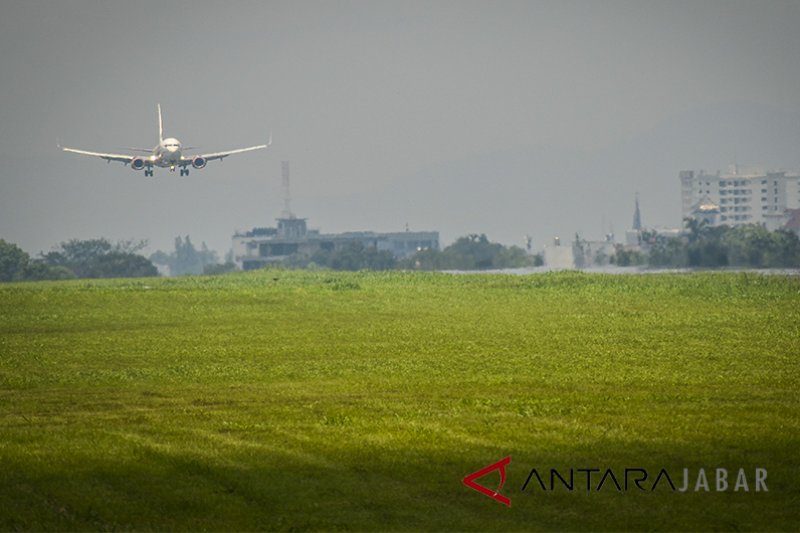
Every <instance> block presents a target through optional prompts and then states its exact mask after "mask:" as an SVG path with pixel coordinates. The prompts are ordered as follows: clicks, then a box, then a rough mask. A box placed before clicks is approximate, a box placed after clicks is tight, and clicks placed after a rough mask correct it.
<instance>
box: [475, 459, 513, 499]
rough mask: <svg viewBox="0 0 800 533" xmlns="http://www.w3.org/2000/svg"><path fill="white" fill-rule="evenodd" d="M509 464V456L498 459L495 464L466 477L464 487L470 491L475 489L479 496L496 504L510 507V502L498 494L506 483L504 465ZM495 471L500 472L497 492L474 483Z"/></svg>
mask: <svg viewBox="0 0 800 533" xmlns="http://www.w3.org/2000/svg"><path fill="white" fill-rule="evenodd" d="M510 462H511V456H510V455H509V456H508V457H506V458H505V459H500V460H499V461H497V462H496V463H492V464H490V465H489V466H487V467H485V468H481V469H480V470H478V471H477V472H473V473H471V474H470V475H468V476H467V477H465V478H464V485H466V486H467V487H469V488H471V489H475V490H477V491H478V492H480V493H481V494H484V495H486V496H488V497H490V498H491V499H493V500H497V501H498V502H500V503H502V504H503V505H507V506H508V507H511V500H510V499H509V498H506V497H505V496H503V495H502V494H500V489H502V488H503V484H504V483H505V482H506V465H507V464H508V463H510ZM495 470H499V471H500V485H498V486H497V490H491V489H487V488H486V487H484V486H483V485H479V484H478V483H475V480H476V479H478V478H482V477H483V476H485V475H486V474H488V473H489V472H493V471H495Z"/></svg>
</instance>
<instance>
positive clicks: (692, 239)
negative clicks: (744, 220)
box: [612, 218, 800, 268]
mask: <svg viewBox="0 0 800 533" xmlns="http://www.w3.org/2000/svg"><path fill="white" fill-rule="evenodd" d="M684 223H685V226H686V231H685V232H684V233H683V234H682V235H681V236H678V237H669V236H665V235H659V234H658V233H656V232H654V231H644V232H642V235H641V240H642V246H641V249H642V251H641V252H639V251H635V250H625V249H623V248H622V247H618V248H617V251H616V253H615V256H614V257H613V258H612V262H614V263H616V264H617V265H620V266H628V265H639V264H647V265H649V266H653V267H668V268H720V267H728V266H731V267H748V268H798V267H800V238H799V237H798V236H797V234H796V233H794V232H792V231H789V230H783V229H779V230H775V231H769V230H768V229H767V228H766V227H764V226H763V225H760V224H747V225H742V226H710V225H708V224H707V223H705V222H704V221H698V220H696V219H691V218H690V219H686V220H685V221H684Z"/></svg>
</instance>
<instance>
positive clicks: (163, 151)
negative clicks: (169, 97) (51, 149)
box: [59, 104, 272, 176]
mask: <svg viewBox="0 0 800 533" xmlns="http://www.w3.org/2000/svg"><path fill="white" fill-rule="evenodd" d="M271 144H272V135H270V136H269V142H268V143H267V144H259V145H258V146H250V147H248V148H239V149H237V150H229V151H227V152H214V153H211V154H200V155H188V156H187V155H183V154H182V153H181V149H182V148H181V143H180V141H178V139H176V138H174V137H168V138H166V139H165V138H164V123H163V121H162V120H161V104H158V144H157V145H156V147H155V148H153V149H152V150H147V149H146V148H130V150H134V151H137V152H146V153H149V154H150V155H149V156H145V157H142V156H138V155H127V154H105V153H102V152H89V151H87V150H76V149H75V148H65V147H63V146H61V145H59V148H61V149H62V150H63V151H65V152H72V153H73V154H80V155H91V156H94V157H99V158H101V159H105V160H106V161H107V162H109V163H110V162H112V161H119V162H120V163H125V164H126V165H128V164H130V166H131V170H144V175H145V176H152V175H153V167H162V168H169V170H170V172H175V169H176V168H177V167H180V169H181V176H188V175H189V168H188V167H189V165H192V166H193V167H194V168H197V169H200V168H203V167H205V166H206V163H208V162H209V161H213V160H215V159H222V158H225V157H228V156H229V155H233V154H241V153H243V152H250V151H251V150H260V149H262V148H267V147H268V146H269V145H271ZM184 150H191V148H184Z"/></svg>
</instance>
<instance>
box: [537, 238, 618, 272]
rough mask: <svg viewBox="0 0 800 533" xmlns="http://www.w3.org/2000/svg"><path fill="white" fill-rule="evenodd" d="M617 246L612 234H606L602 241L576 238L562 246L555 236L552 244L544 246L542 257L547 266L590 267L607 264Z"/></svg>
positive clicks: (566, 267)
mask: <svg viewBox="0 0 800 533" xmlns="http://www.w3.org/2000/svg"><path fill="white" fill-rule="evenodd" d="M617 246H619V245H617V244H615V243H614V236H613V235H612V234H608V235H606V239H605V240H604V241H587V240H585V239H577V240H575V241H572V242H570V243H568V244H565V245H563V246H562V245H561V240H560V239H559V238H555V239H553V245H552V246H545V247H544V249H543V250H542V257H543V259H544V264H545V266H547V267H549V268H557V269H561V268H564V269H573V268H592V267H598V266H603V265H607V264H608V263H609V260H610V259H611V257H612V256H613V255H614V254H615V252H616V248H617Z"/></svg>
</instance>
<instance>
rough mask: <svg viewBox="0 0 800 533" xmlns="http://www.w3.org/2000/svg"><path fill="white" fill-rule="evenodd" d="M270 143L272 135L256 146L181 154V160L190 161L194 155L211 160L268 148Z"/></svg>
mask: <svg viewBox="0 0 800 533" xmlns="http://www.w3.org/2000/svg"><path fill="white" fill-rule="evenodd" d="M270 145H272V135H270V136H269V141H267V144H259V145H258V146H248V147H247V148H238V149H236V150H228V151H227V152H213V153H210V154H198V155H192V156H182V157H181V160H182V161H183V162H184V163H191V162H192V160H193V159H195V158H196V157H201V158H203V159H205V160H206V161H213V160H215V159H223V158H225V157H228V156H229V155H234V154H241V153H244V152H251V151H253V150H261V149H263V148H268V147H269V146H270ZM182 164H183V163H182Z"/></svg>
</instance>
